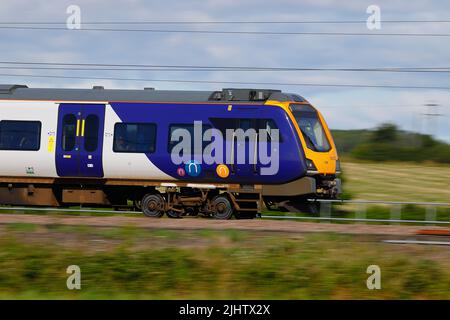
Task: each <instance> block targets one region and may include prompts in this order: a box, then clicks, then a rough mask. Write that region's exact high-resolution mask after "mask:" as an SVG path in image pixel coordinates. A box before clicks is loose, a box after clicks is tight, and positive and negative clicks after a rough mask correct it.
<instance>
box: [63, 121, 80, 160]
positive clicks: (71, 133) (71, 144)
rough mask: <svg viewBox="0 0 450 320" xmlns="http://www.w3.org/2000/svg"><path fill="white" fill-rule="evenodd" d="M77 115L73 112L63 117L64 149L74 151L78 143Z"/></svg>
mask: <svg viewBox="0 0 450 320" xmlns="http://www.w3.org/2000/svg"><path fill="white" fill-rule="evenodd" d="M76 128H77V117H76V116H75V115H73V114H66V115H65V116H64V117H63V125H62V139H61V144H62V149H63V150H64V151H72V150H73V149H74V148H75V143H76V130H77V129H76Z"/></svg>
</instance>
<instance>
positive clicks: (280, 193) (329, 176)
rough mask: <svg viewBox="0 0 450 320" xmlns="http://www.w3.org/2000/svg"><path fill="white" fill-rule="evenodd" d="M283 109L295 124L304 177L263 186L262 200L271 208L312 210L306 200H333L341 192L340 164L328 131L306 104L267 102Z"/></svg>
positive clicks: (322, 119)
mask: <svg viewBox="0 0 450 320" xmlns="http://www.w3.org/2000/svg"><path fill="white" fill-rule="evenodd" d="M266 104H267V105H277V106H279V107H281V108H283V109H284V110H285V112H286V113H287V115H288V117H289V118H290V120H291V121H292V123H293V124H294V127H295V130H296V134H297V136H298V138H299V139H300V142H301V145H302V147H303V154H304V157H305V159H304V161H305V162H306V167H307V171H306V175H305V176H303V177H300V178H298V179H296V180H294V181H291V182H289V183H286V184H282V185H265V186H263V197H264V201H265V203H266V206H267V207H268V208H269V209H270V208H271V207H272V205H276V207H277V208H278V209H283V208H284V209H286V210H288V211H298V210H301V211H316V210H315V209H314V210H311V206H310V205H309V203H308V201H307V200H308V199H336V198H337V197H338V196H339V195H340V194H341V193H342V186H341V180H340V179H339V174H340V172H341V168H340V161H339V158H338V154H337V150H336V146H335V144H334V141H333V137H332V135H331V132H330V130H329V128H328V126H327V124H326V122H325V120H324V118H323V116H322V114H321V113H320V112H319V111H318V110H317V109H315V108H314V107H313V106H311V104H310V103H309V102H307V101H303V102H293V101H287V102H279V101H270V100H269V101H267V102H266Z"/></svg>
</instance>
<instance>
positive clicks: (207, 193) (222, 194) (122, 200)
mask: <svg viewBox="0 0 450 320" xmlns="http://www.w3.org/2000/svg"><path fill="white" fill-rule="evenodd" d="M195 123H197V124H198V123H201V127H200V128H201V129H200V130H202V131H201V132H200V135H201V136H203V134H204V133H205V132H206V131H207V130H208V129H217V130H219V131H220V132H223V133H224V139H223V141H222V142H221V143H223V147H224V148H223V151H222V153H225V154H223V155H222V156H223V163H218V162H217V161H216V162H214V163H207V162H205V161H202V158H201V157H200V158H199V157H198V154H197V151H198V150H199V149H198V148H197V149H195V148H194V149H193V150H192V151H191V154H188V155H187V156H186V155H184V156H185V161H183V163H177V162H174V161H173V157H172V154H173V152H172V151H173V148H174V147H175V145H176V142H177V141H176V139H174V137H173V134H174V133H175V132H176V129H184V130H186V131H187V132H190V133H194V131H195V130H196V129H194V128H195V125H194V124H195ZM227 129H233V130H238V129H242V130H248V129H255V132H257V134H256V136H255V139H256V140H258V136H259V135H260V134H261V132H264V133H266V136H269V137H270V136H271V132H270V131H271V130H277V132H278V133H279V139H278V141H276V142H277V145H276V147H275V148H274V146H273V145H272V144H274V143H275V142H274V141H270V138H269V139H268V140H266V141H265V142H264V144H262V142H261V141H260V142H259V143H253V144H251V142H250V140H251V139H245V138H244V139H235V137H234V136H231V138H229V137H225V131H226V130H227ZM193 136H195V134H193ZM206 147H207V146H206V145H205V143H204V142H202V145H201V146H200V153H201V151H203V150H204V148H206ZM239 147H244V149H245V150H248V152H247V153H246V155H244V158H242V157H241V158H240V159H238V157H239V156H242V155H239V150H238V148H239ZM262 147H264V148H266V149H267V150H269V151H268V152H269V153H268V155H270V153H272V155H273V153H274V152H276V153H277V154H278V155H279V157H278V158H277V159H276V161H277V163H276V164H274V163H268V162H267V161H263V159H262V158H261V157H260V153H259V151H260V150H259V148H262ZM243 159H244V160H245V161H242V160H243ZM252 160H253V161H252ZM271 165H276V170H275V171H273V172H272V173H271V174H263V172H264V170H265V169H267V168H268V167H270V166H271ZM339 171H340V165H339V160H338V155H337V152H336V147H335V145H334V142H333V138H332V136H331V133H330V131H329V129H328V127H327V125H326V123H325V121H324V119H323V117H322V115H321V114H320V112H319V111H318V110H316V109H315V108H314V107H312V106H311V104H310V103H309V102H308V101H306V100H305V99H304V98H303V97H301V96H299V95H296V94H289V93H283V92H281V91H278V90H260V89H223V90H220V91H161V90H154V89H153V88H145V89H144V90H107V89H104V88H103V87H94V88H93V89H39V88H36V89H34V88H28V87H27V86H24V85H0V204H3V205H35V206H68V205H73V204H85V205H90V206H103V207H105V206H112V207H115V208H128V209H129V208H130V207H133V208H135V209H139V210H142V211H143V213H144V214H145V215H147V216H150V217H161V216H162V215H163V214H164V213H166V214H167V215H168V216H169V217H181V216H183V215H195V214H198V213H201V214H206V215H211V216H213V217H215V218H218V219H229V218H231V217H232V216H233V215H235V216H236V217H238V218H243V217H254V216H255V215H257V214H259V213H260V211H261V209H262V206H263V204H265V205H266V207H267V208H269V209H271V208H278V209H280V208H284V209H287V210H298V209H304V206H305V203H306V202H305V201H306V199H307V198H310V197H314V198H317V197H320V198H335V197H337V196H338V195H339V193H340V192H341V191H340V190H341V184H340V180H339V178H338V174H339Z"/></svg>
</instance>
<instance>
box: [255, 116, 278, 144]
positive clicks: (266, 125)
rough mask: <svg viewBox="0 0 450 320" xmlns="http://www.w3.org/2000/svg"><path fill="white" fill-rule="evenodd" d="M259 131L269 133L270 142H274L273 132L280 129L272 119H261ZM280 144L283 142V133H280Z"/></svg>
mask: <svg viewBox="0 0 450 320" xmlns="http://www.w3.org/2000/svg"><path fill="white" fill-rule="evenodd" d="M259 129H263V130H265V131H266V132H267V139H268V142H270V141H272V130H275V129H278V126H277V124H276V123H275V121H273V120H272V119H260V120H259ZM279 140H280V141H279V142H281V133H279Z"/></svg>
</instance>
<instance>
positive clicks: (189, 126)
mask: <svg viewBox="0 0 450 320" xmlns="http://www.w3.org/2000/svg"><path fill="white" fill-rule="evenodd" d="M211 128H212V127H211V125H209V124H202V133H201V134H202V141H203V135H204V134H205V131H206V130H208V129H211ZM177 129H186V130H187V131H189V134H190V136H191V148H192V151H194V140H195V135H194V124H190V123H189V124H171V125H170V126H169V146H168V151H169V153H170V152H172V149H173V147H174V146H176V145H177V144H178V143H180V142H181V140H182V139H181V137H180V139H179V140H175V141H172V135H173V133H174V131H175V130H177ZM209 143H210V141H203V146H202V152H203V150H204V149H205V147H206V146H207V145H208V144H209Z"/></svg>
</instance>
